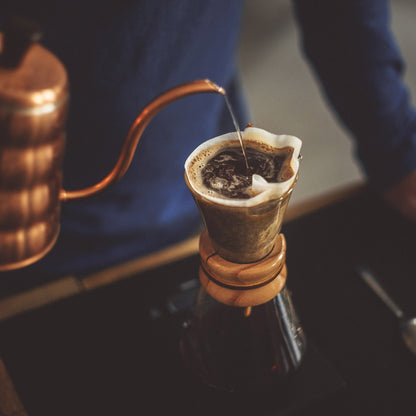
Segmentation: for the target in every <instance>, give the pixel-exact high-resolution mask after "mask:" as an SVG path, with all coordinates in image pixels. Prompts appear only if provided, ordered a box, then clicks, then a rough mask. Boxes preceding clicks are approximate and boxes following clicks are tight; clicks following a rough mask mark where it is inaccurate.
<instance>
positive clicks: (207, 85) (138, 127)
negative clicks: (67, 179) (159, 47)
mask: <svg viewBox="0 0 416 416" xmlns="http://www.w3.org/2000/svg"><path fill="white" fill-rule="evenodd" d="M208 92H210V93H219V94H222V95H225V90H224V88H222V87H220V86H218V85H216V84H215V83H214V82H212V81H210V80H209V79H204V80H197V81H191V82H188V83H185V84H182V85H178V86H177V87H174V88H172V89H170V90H168V91H166V92H164V93H162V94H161V95H159V96H158V97H156V98H155V99H154V100H153V101H152V102H150V103H149V104H148V105H147V106H146V107H145V108H144V109H143V110H142V112H141V113H140V114H139V115H138V117H137V118H136V120H135V121H134V122H133V124H132V126H131V127H130V130H129V132H128V133H127V137H126V139H125V141H124V145H123V148H122V149H121V152H120V156H119V158H118V161H117V163H116V164H115V166H114V168H113V170H112V171H111V172H110V173H109V174H108V175H107V176H106V177H105V178H104V179H103V180H102V181H101V182H98V183H97V184H95V185H92V186H90V187H88V188H84V189H79V190H74V191H66V190H64V189H62V190H61V192H60V199H61V201H69V200H72V199H80V198H87V197H89V196H92V195H96V194H98V193H100V192H102V191H104V190H105V189H107V188H108V187H110V186H111V185H114V184H115V183H117V182H118V181H119V180H120V179H121V178H122V177H123V176H124V174H125V173H126V171H127V169H128V168H129V166H130V163H131V161H132V159H133V156H134V152H135V150H136V148H137V145H138V143H139V140H140V137H141V136H142V134H143V131H144V129H145V128H146V126H147V125H148V124H149V122H150V120H151V119H152V118H153V117H154V116H155V115H156V114H157V113H158V112H159V111H160V110H162V108H164V107H166V106H167V105H168V104H170V103H171V102H173V101H176V100H177V99H179V98H182V97H186V96H188V95H192V94H199V93H208Z"/></svg>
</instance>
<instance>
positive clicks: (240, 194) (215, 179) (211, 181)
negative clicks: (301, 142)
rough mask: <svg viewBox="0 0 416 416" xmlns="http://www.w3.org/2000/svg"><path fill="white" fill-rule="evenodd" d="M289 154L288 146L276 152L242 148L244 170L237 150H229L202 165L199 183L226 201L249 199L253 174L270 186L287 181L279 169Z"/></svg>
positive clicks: (286, 174)
mask: <svg viewBox="0 0 416 416" xmlns="http://www.w3.org/2000/svg"><path fill="white" fill-rule="evenodd" d="M292 151H293V149H292V148H289V147H287V148H283V149H278V151H277V152H276V151H264V150H258V149H256V148H253V147H246V155H247V160H248V165H249V170H247V167H246V163H245V160H244V155H243V153H242V151H241V147H239V146H234V147H229V148H227V149H226V150H223V151H220V152H219V153H217V154H216V155H215V156H213V157H212V158H211V159H210V160H209V161H208V162H207V164H206V165H205V166H204V168H203V169H202V171H201V175H202V180H203V183H204V185H205V186H206V187H207V188H208V189H210V190H212V191H215V192H217V193H219V194H220V195H222V196H225V197H227V198H233V199H248V198H251V197H252V196H254V195H253V191H252V190H251V185H252V175H253V174H258V175H260V176H262V177H263V178H264V179H266V181H268V182H271V183H276V182H283V181H285V180H287V179H289V177H290V176H288V172H287V169H282V168H283V165H284V163H285V161H288V160H290V156H291V153H292ZM289 170H291V169H289Z"/></svg>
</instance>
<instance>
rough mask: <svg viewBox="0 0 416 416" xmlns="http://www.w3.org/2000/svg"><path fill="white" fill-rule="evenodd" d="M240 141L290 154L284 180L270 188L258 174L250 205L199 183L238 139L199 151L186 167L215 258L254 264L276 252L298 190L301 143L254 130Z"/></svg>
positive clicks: (227, 138) (221, 139)
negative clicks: (205, 169) (214, 159)
mask: <svg viewBox="0 0 416 416" xmlns="http://www.w3.org/2000/svg"><path fill="white" fill-rule="evenodd" d="M242 136H243V140H244V143H245V145H246V146H248V145H253V146H256V147H258V148H259V149H261V148H277V149H286V150H288V149H289V151H288V152H286V153H287V157H286V160H285V161H284V163H283V166H282V169H284V170H285V172H286V180H284V181H283V182H278V183H269V182H267V181H266V180H265V179H264V178H262V177H261V176H259V175H257V174H254V175H253V176H252V193H253V195H254V196H253V197H251V198H249V199H230V198H225V197H224V196H221V195H220V194H217V193H216V192H214V191H212V190H211V189H208V188H207V187H206V186H205V185H204V183H203V179H202V177H201V170H202V168H203V167H204V166H205V163H206V162H207V160H209V159H210V158H211V157H213V156H214V155H215V154H217V153H218V152H219V151H220V150H224V149H225V148H227V147H229V146H235V145H238V143H239V142H238V136H237V133H228V134H224V135H222V136H219V137H216V138H214V139H211V140H208V141H206V142H204V143H202V144H201V145H200V146H199V147H197V148H196V149H195V150H194V151H193V152H192V153H191V154H190V156H189V157H188V159H187V160H186V162H185V180H186V183H187V185H188V187H189V189H190V190H191V192H192V195H193V197H194V199H195V201H196V203H197V205H198V208H199V210H200V212H201V215H202V217H203V219H204V222H205V226H206V229H207V231H208V234H209V237H210V239H211V242H212V245H213V247H214V249H215V250H216V252H217V253H218V254H219V255H220V256H221V257H223V258H225V259H226V260H228V261H231V262H237V263H251V262H255V261H258V260H260V259H262V258H264V257H265V256H267V255H268V254H269V253H270V252H271V250H272V249H273V246H274V244H275V240H276V237H277V235H278V234H279V232H280V229H281V226H282V221H283V216H284V213H285V211H286V207H287V205H288V202H289V199H290V196H291V193H292V191H293V189H294V186H295V184H296V180H297V175H298V169H299V153H300V148H301V145H302V142H301V140H300V139H298V138H297V137H294V136H289V135H275V134H271V133H269V132H267V131H265V130H263V129H259V128H255V127H247V128H246V129H245V130H244V131H243V132H242Z"/></svg>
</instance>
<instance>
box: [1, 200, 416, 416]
mask: <svg viewBox="0 0 416 416" xmlns="http://www.w3.org/2000/svg"><path fill="white" fill-rule="evenodd" d="M415 231H416V230H415V226H414V225H411V224H409V223H407V222H405V221H403V220H402V219H401V218H399V217H398V216H397V215H396V214H395V213H393V212H392V211H390V210H389V209H388V208H387V207H386V206H385V205H384V204H383V203H382V202H381V201H379V200H378V199H377V198H376V197H374V196H373V195H371V194H369V193H361V194H359V195H357V196H353V197H351V198H348V199H347V200H344V201H342V202H340V203H336V204H331V205H330V206H328V207H325V208H322V209H319V210H318V211H316V212H314V213H312V214H309V215H306V216H304V217H301V218H298V219H295V220H293V221H291V222H289V223H287V224H285V225H284V227H283V232H284V234H285V236H286V240H287V246H288V248H287V265H288V283H287V284H288V287H289V289H290V290H291V291H292V297H293V301H294V303H295V305H296V307H297V310H298V314H299V315H300V318H301V320H302V322H303V326H304V329H305V331H306V333H307V336H308V340H309V344H310V348H309V352H308V356H307V358H306V359H305V363H304V364H305V365H304V366H303V368H302V369H301V371H300V372H299V373H298V374H296V375H295V376H294V377H293V379H292V380H290V381H289V383H288V385H287V386H286V387H285V388H282V389H279V390H276V391H274V392H272V394H267V395H264V396H252V397H238V396H236V395H234V396H229V395H222V394H218V393H215V392H212V391H208V390H207V389H205V388H204V387H202V386H199V385H198V384H197V383H195V381H194V380H192V379H191V378H189V376H188V375H187V373H186V372H185V371H184V368H183V365H182V361H181V360H180V357H179V353H178V347H177V345H178V338H179V334H180V323H181V322H182V320H183V319H184V318H185V317H186V315H187V313H188V311H189V307H190V304H191V302H192V300H193V298H194V295H195V290H196V286H193V284H194V283H195V280H193V279H194V278H195V277H196V271H197V267H198V264H199V259H198V256H197V255H192V256H190V257H187V258H185V259H183V260H180V261H177V262H173V263H171V264H167V265H164V266H161V267H159V268H156V269H153V270H149V271H146V272H143V273H140V274H139V275H137V276H133V277H131V278H129V279H125V280H122V281H116V282H114V283H113V284H110V285H108V286H105V287H101V288H99V289H95V290H94V291H90V292H85V293H81V294H79V295H76V296H72V297H68V298H66V299H62V300H60V301H58V302H56V303H53V304H49V305H46V306H44V307H42V308H39V309H36V310H33V311H29V312H27V313H23V314H20V315H19V316H15V317H12V318H9V319H7V320H5V321H3V322H2V323H0V339H1V342H0V356H1V357H2V358H3V361H4V364H5V366H6V368H7V369H8V372H9V375H10V378H11V380H12V382H13V383H14V386H15V388H16V390H17V392H18V393H19V395H20V398H21V400H22V403H23V405H24V407H25V408H26V410H27V412H28V414H29V416H37V415H39V416H40V415H42V416H45V415H57V414H59V415H75V414H76V415H95V414H97V415H98V414H99V415H107V414H108V415H109V414H126V415H128V414H132V415H134V414H154V415H159V414H165V413H164V412H165V411H166V409H169V410H170V411H172V412H175V414H184V415H188V414H203V415H205V414H206V415H208V414H213V413H215V414H218V415H221V414H224V415H225V414H228V415H229V414H239V415H240V414H247V415H248V414H250V415H253V414H255V415H262V414H264V415H266V414H267V415H283V414H293V415H300V414H302V415H303V414H308V415H315V414H317V415H318V414H319V415H325V414H328V415H329V414H331V415H332V414H337V415H354V416H355V415H373V414H374V415H392V414H395V415H413V414H414V411H413V410H412V406H413V407H414V406H416V398H415V396H414V391H415V387H416V377H415V374H416V357H415V356H413V355H412V354H411V353H410V352H409V351H408V350H407V349H406V348H405V346H404V345H403V342H402V341H401V339H400V336H399V332H398V326H397V321H396V319H395V317H394V316H393V314H392V313H391V312H390V311H389V310H388V309H387V308H386V307H385V306H384V304H382V303H381V301H380V300H379V299H378V298H377V297H376V296H375V295H374V294H373V293H372V292H371V291H370V290H369V289H368V288H367V287H366V286H365V285H364V283H363V282H362V281H361V280H360V278H359V276H358V274H357V272H356V267H357V266H358V265H366V266H369V267H371V268H372V269H374V271H375V272H377V273H378V274H379V277H380V280H381V281H382V283H383V284H384V285H385V286H386V288H387V289H388V290H389V291H390V292H391V294H392V295H393V296H394V298H395V299H396V300H397V302H398V303H399V304H401V305H402V306H403V308H404V309H405V310H406V311H407V312H408V313H409V314H412V313H415V314H416V302H415V293H416V290H415V289H416V281H415V277H416V276H415V270H416V255H415V254H416V251H415V240H416V238H415Z"/></svg>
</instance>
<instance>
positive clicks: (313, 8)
mask: <svg viewBox="0 0 416 416" xmlns="http://www.w3.org/2000/svg"><path fill="white" fill-rule="evenodd" d="M294 10H295V15H296V18H297V21H298V23H299V27H300V32H301V41H302V48H303V51H304V53H305V55H306V57H307V59H308V60H309V61H310V63H311V65H312V68H313V70H314V71H315V73H316V75H317V77H318V79H319V81H320V84H321V86H322V88H323V92H324V94H325V96H326V97H327V99H328V101H329V102H330V104H331V106H332V107H333V109H334V110H335V112H336V113H337V115H338V116H339V118H340V119H341V121H342V122H343V124H344V125H345V127H346V128H347V129H348V130H349V131H350V133H351V134H352V136H353V137H354V138H355V140H356V151H357V155H358V158H359V159H360V161H361V163H362V166H363V168H364V170H365V172H366V174H367V176H368V180H369V183H370V184H371V185H372V186H373V187H374V188H375V189H377V190H378V191H381V192H382V191H384V190H387V189H388V188H389V187H391V186H392V185H394V184H395V183H396V182H397V181H399V180H400V179H401V178H403V177H404V176H406V175H407V174H409V173H410V172H412V171H415V170H416V113H415V110H414V108H413V106H412V103H411V98H410V94H409V91H408V89H407V88H406V86H405V84H404V82H403V79H402V76H403V72H404V62H403V58H402V57H401V55H400V51H399V49H398V47H397V45H396V43H395V40H394V37H393V35H392V33H391V29H390V8H389V3H388V0H338V1H333V0H294Z"/></svg>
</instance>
